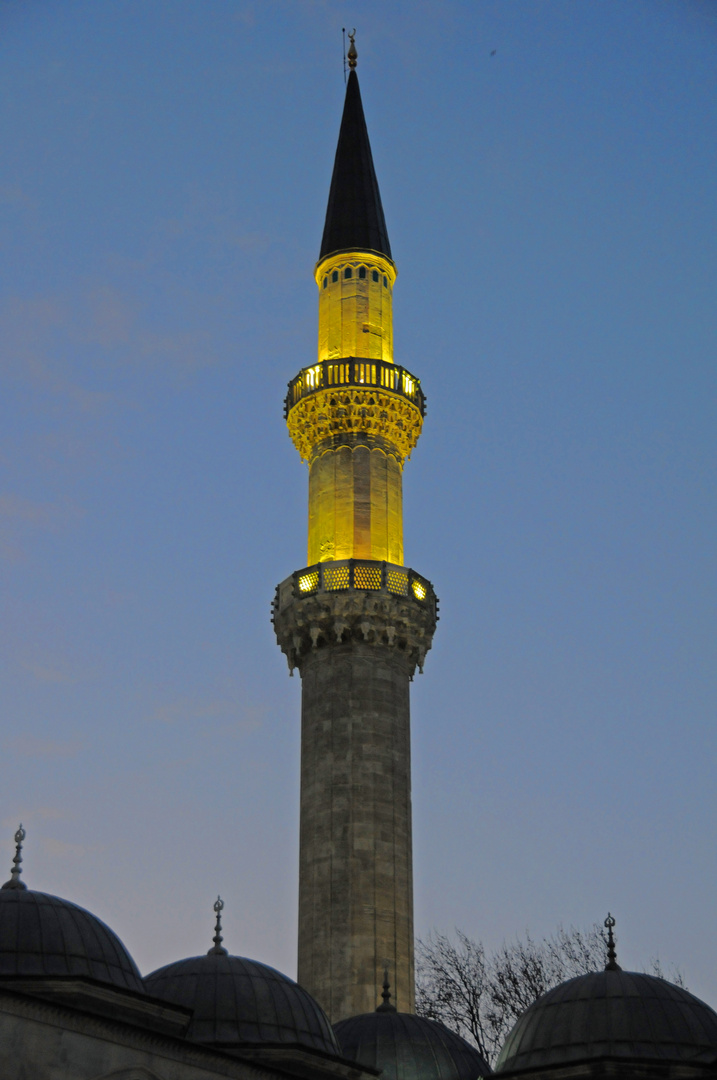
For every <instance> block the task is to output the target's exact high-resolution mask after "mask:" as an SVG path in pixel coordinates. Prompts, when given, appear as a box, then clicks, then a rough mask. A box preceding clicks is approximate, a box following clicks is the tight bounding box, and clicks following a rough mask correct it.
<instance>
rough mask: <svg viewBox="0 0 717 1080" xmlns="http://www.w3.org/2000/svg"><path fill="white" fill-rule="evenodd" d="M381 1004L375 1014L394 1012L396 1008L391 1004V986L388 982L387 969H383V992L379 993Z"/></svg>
mask: <svg viewBox="0 0 717 1080" xmlns="http://www.w3.org/2000/svg"><path fill="white" fill-rule="evenodd" d="M381 997H382V998H383V1004H381V1005H379V1006H378V1008H377V1009H376V1012H396V1006H395V1005H392V1004H391V984H390V982H389V981H388V968H384V969H383V990H382V991H381Z"/></svg>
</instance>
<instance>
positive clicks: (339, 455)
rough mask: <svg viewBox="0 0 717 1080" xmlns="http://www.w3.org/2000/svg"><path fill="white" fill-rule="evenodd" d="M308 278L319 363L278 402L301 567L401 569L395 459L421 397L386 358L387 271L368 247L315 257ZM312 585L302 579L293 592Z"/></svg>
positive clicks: (389, 341)
mask: <svg viewBox="0 0 717 1080" xmlns="http://www.w3.org/2000/svg"><path fill="white" fill-rule="evenodd" d="M315 277H316V284H317V285H318V288H319V354H318V363H316V364H314V365H313V366H312V367H307V368H303V370H302V371H300V372H299V374H298V375H297V376H296V378H295V379H293V380H292V382H291V383H290V384H289V393H288V395H287V400H286V418H287V425H288V428H289V434H290V435H291V438H292V440H293V442H294V445H295V446H296V448H297V450H298V451H299V453H300V454H301V456H302V458H303V459H304V460H305V461H306V462H308V465H309V529H308V564H309V566H312V565H315V564H316V563H325V562H334V561H337V560H341V559H364V560H369V561H375V562H388V563H392V564H394V565H399V566H400V565H402V564H403V491H402V479H403V476H402V474H403V463H404V461H405V460H406V458H407V457H408V456H409V454H410V453H411V450H412V449H413V447H414V446H415V445H416V442H417V441H418V437H419V435H420V433H421V427H422V424H423V412H424V397H423V392H422V390H421V388H420V383H419V381H418V379H416V378H415V376H413V375H411V374H410V373H409V372H408V371H406V370H405V369H404V368H401V367H397V366H396V365H395V364H394V362H393V285H394V282H395V280H396V268H395V266H394V264H393V262H392V261H391V260H390V259H388V258H387V257H386V256H385V255H381V254H379V253H377V252H372V251H358V250H357V251H353V250H350V251H340V252H333V253H332V254H331V255H328V256H327V257H325V258H324V259H321V260H320V261H319V263H318V264H317V266H316V270H315ZM314 587H315V582H314V581H313V577H312V576H311V575H310V574H308V573H307V574H305V575H304V576H302V578H301V579H300V581H299V589H300V591H302V592H309V591H311V590H312V589H313V588H314ZM416 596H417V597H418V594H417V593H416ZM418 599H421V597H418Z"/></svg>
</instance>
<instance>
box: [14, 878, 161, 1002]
mask: <svg viewBox="0 0 717 1080" xmlns="http://www.w3.org/2000/svg"><path fill="white" fill-rule="evenodd" d="M68 975H70V976H74V977H75V978H87V979H93V980H94V981H96V982H101V983H107V984H109V985H111V986H115V987H119V988H120V989H123V990H133V991H136V992H137V993H140V994H144V992H145V990H144V986H143V985H142V978H141V976H140V973H139V971H138V970H137V967H136V965H135V963H134V960H133V959H132V957H131V956H130V955H129V953H128V952H127V950H126V949H125V947H124V945H123V944H122V942H121V941H120V939H119V938H118V937H117V935H116V934H114V933H113V932H112V931H111V930H110V928H109V927H108V926H105V924H104V923H103V922H101V921H100V919H98V918H97V917H96V916H95V915H92V914H91V913H90V912H89V911H85V910H84V908H81V907H78V906H77V905H76V904H71V903H70V902H69V900H60V898H59V897H57V896H49V895H48V894H47V893H41V892H34V891H32V890H30V889H24V888H13V889H10V888H6V889H0V979H8V978H17V977H22V978H32V977H33V976H34V977H43V978H53V977H57V978H61V977H63V976H68Z"/></svg>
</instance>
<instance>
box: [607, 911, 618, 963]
mask: <svg viewBox="0 0 717 1080" xmlns="http://www.w3.org/2000/svg"><path fill="white" fill-rule="evenodd" d="M614 926H615V920H614V918H613V917H612V915H611V914H610V912H609V911H608V913H607V919H606V920H605V929H606V930H607V964H606V965H605V970H606V971H622V968H621V967H620V965H619V964H618V962H617V953H616V952H615V938H614V935H613V932H612V931H613V927H614Z"/></svg>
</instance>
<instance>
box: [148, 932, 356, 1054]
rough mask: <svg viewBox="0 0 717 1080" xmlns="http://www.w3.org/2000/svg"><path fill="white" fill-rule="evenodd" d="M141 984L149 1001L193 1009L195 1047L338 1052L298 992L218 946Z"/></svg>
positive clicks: (319, 1016) (319, 1013)
mask: <svg viewBox="0 0 717 1080" xmlns="http://www.w3.org/2000/svg"><path fill="white" fill-rule="evenodd" d="M216 950H219V951H216ZM144 984H145V987H146V992H147V993H148V994H150V995H151V996H152V997H155V998H161V999H162V1000H164V1001H168V1002H171V1003H172V1004H174V1005H183V1006H184V1007H185V1008H189V1009H192V1010H193V1017H192V1021H191V1023H190V1025H189V1028H188V1029H187V1037H188V1038H190V1039H193V1040H194V1041H195V1042H199V1043H205V1044H209V1045H212V1046H217V1047H231V1046H235V1045H237V1044H240V1043H241V1044H247V1043H249V1044H262V1043H263V1044H274V1045H275V1044H277V1043H282V1044H284V1045H297V1044H298V1045H301V1046H304V1047H309V1048H311V1049H314V1050H321V1051H324V1052H325V1053H328V1054H333V1055H335V1054H337V1053H338V1046H337V1043H336V1039H335V1037H334V1033H333V1031H332V1030H331V1025H330V1024H329V1021H328V1019H327V1017H326V1015H325V1013H324V1012H323V1010H322V1009H321V1007H320V1006H319V1005H318V1004H317V1003H316V1002H315V1001H314V999H313V998H312V997H311V995H310V994H309V993H307V991H306V990H304V989H303V987H301V986H299V985H298V983H295V982H293V981H292V980H291V979H289V978H287V976H286V975H282V974H281V972H279V971H276V970H275V969H274V968H271V967H268V966H267V965H266V964H260V963H258V962H257V961H256V960H246V959H245V958H244V957H241V956H228V955H227V954H226V952H225V951H224V950H223V949H221V948H220V947H219V946H215V949H213V950H211V951H210V952H209V954H208V955H207V956H194V957H191V958H190V959H188V960H178V961H177V962H176V963H173V964H168V965H167V966H166V967H163V968H160V969H159V970H158V971H155V972H153V973H152V974H151V975H148V976H147V977H146V979H145V980H144Z"/></svg>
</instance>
